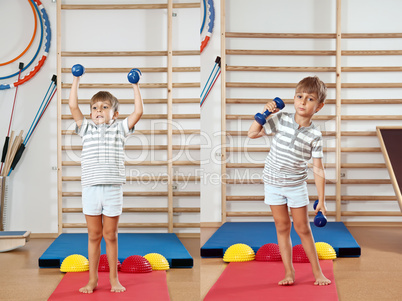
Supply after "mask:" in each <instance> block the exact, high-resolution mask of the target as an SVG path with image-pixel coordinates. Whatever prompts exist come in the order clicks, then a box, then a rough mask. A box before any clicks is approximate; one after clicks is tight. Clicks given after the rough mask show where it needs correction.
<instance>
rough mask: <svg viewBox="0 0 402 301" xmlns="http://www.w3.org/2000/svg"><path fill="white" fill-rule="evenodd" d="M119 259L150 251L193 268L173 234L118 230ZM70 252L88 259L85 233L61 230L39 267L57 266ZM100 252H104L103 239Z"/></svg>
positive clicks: (173, 264) (176, 265) (173, 263)
mask: <svg viewBox="0 0 402 301" xmlns="http://www.w3.org/2000/svg"><path fill="white" fill-rule="evenodd" d="M118 242H119V261H120V262H121V263H123V261H124V259H126V258H127V257H129V256H131V255H141V256H144V255H146V254H149V253H159V254H161V255H163V256H164V257H165V258H166V259H167V261H168V262H169V265H170V267H171V268H192V267H193V258H192V257H191V256H190V253H188V251H187V250H186V248H185V247H184V246H183V244H182V243H181V241H180V240H179V239H178V237H177V236H176V234H174V233H119V239H118ZM72 254H80V255H83V256H85V257H87V258H88V234H86V233H63V234H60V236H59V237H58V238H56V240H55V241H54V242H53V243H52V244H51V245H50V246H49V248H48V249H47V250H46V251H45V252H44V253H43V254H42V256H41V257H40V258H39V267H41V268H59V267H60V265H61V263H62V262H63V260H64V259H65V258H66V257H67V256H69V255H72ZM101 254H106V245H105V241H104V240H103V239H102V243H101Z"/></svg>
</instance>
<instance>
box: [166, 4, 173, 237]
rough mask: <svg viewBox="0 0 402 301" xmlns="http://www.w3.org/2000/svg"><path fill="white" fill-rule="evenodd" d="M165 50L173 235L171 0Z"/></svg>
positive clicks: (170, 202)
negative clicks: (166, 51)
mask: <svg viewBox="0 0 402 301" xmlns="http://www.w3.org/2000/svg"><path fill="white" fill-rule="evenodd" d="M167 16H168V18H167V21H168V23H167V30H168V32H167V37H168V39H167V43H168V45H167V50H168V56H167V69H168V70H167V85H168V87H167V99H168V102H167V112H168V116H167V117H168V118H167V130H168V134H167V142H168V143H167V146H168V149H167V160H168V166H167V173H168V232H169V233H173V162H172V159H173V150H172V144H173V143H172V137H173V135H172V122H173V113H172V110H173V103H172V98H173V96H172V93H173V91H172V90H173V84H172V70H173V62H172V59H173V45H172V39H173V36H172V35H173V32H172V18H173V0H168V10H167Z"/></svg>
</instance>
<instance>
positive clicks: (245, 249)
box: [223, 244, 255, 262]
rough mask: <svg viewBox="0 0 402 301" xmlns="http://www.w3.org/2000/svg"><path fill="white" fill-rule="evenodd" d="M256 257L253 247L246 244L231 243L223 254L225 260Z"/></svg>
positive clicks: (252, 258) (239, 260) (241, 260)
mask: <svg viewBox="0 0 402 301" xmlns="http://www.w3.org/2000/svg"><path fill="white" fill-rule="evenodd" d="M254 259H255V253H254V251H253V249H252V248H250V247H249V246H248V245H246V244H234V245H231V246H230V247H229V248H228V249H227V250H226V252H225V255H224V256H223V261H225V262H243V261H252V260H254Z"/></svg>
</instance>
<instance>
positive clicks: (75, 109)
mask: <svg viewBox="0 0 402 301" xmlns="http://www.w3.org/2000/svg"><path fill="white" fill-rule="evenodd" d="M79 83H80V77H77V76H74V78H73V84H72V85H71V90H70V98H69V99H68V105H69V106H70V111H71V115H72V116H73V118H74V120H75V123H76V124H77V126H78V127H81V124H82V120H83V119H84V115H83V114H82V112H81V110H80V108H79V106H78V85H79Z"/></svg>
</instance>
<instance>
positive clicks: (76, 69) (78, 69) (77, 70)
mask: <svg viewBox="0 0 402 301" xmlns="http://www.w3.org/2000/svg"><path fill="white" fill-rule="evenodd" d="M71 73H72V74H73V75H74V76H76V77H79V76H81V75H83V74H84V73H85V68H84V66H82V65H80V64H76V65H74V66H73V67H72V68H71Z"/></svg>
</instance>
